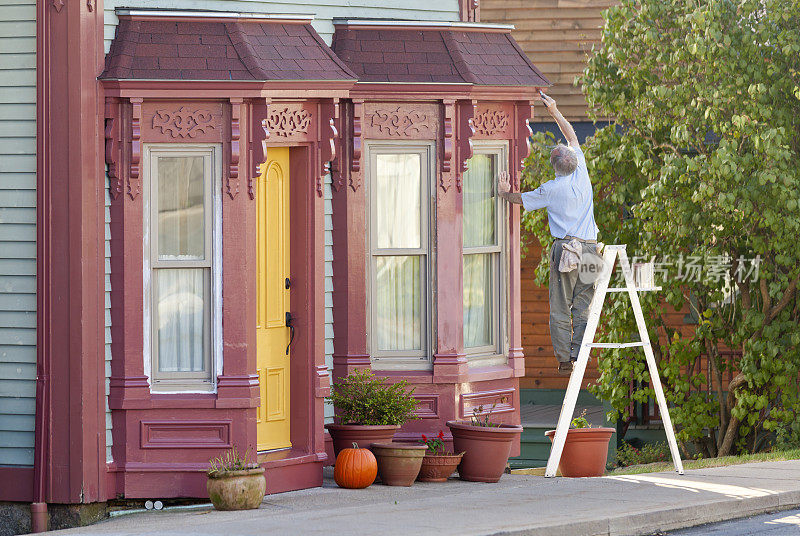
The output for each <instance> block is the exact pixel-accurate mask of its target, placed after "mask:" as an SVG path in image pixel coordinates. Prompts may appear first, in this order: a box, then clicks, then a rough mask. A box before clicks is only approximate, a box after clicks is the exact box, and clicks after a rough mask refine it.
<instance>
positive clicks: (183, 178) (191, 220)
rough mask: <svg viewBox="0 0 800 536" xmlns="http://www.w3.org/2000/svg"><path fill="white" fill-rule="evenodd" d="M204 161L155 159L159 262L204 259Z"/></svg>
mask: <svg viewBox="0 0 800 536" xmlns="http://www.w3.org/2000/svg"><path fill="white" fill-rule="evenodd" d="M203 175H204V173H203V157H202V156H193V157H186V156H180V157H164V156H162V157H159V159H158V258H159V259H204V258H205V225H206V224H205V207H204V206H203V205H204V201H205V183H204V180H203V179H204V177H203Z"/></svg>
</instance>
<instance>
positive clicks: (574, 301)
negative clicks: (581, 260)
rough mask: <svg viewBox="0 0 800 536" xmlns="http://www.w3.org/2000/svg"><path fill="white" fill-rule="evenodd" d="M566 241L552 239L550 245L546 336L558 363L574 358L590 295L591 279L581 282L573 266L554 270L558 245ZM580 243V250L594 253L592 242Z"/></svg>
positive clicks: (592, 286) (581, 334)
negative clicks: (548, 331)
mask: <svg viewBox="0 0 800 536" xmlns="http://www.w3.org/2000/svg"><path fill="white" fill-rule="evenodd" d="M567 242H568V240H563V239H556V240H555V241H554V242H553V247H552V248H551V249H550V340H551V341H552V344H553V351H554V352H555V354H556V359H558V361H559V362H561V363H566V362H568V361H570V360H573V361H574V360H576V359H578V352H579V350H580V348H581V342H582V341H583V332H584V331H586V321H587V319H588V318H589V305H590V304H591V303H592V298H593V297H594V283H584V282H582V281H581V280H580V279H579V278H578V270H577V269H575V270H572V271H571V272H566V273H565V272H560V271H559V270H558V265H559V263H560V261H561V251H562V245H563V244H565V243H567ZM581 245H582V246H583V252H584V253H589V252H591V253H594V252H595V251H596V249H597V245H596V244H588V243H582V244H581Z"/></svg>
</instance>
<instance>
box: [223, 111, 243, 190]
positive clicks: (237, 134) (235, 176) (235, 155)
mask: <svg viewBox="0 0 800 536" xmlns="http://www.w3.org/2000/svg"><path fill="white" fill-rule="evenodd" d="M242 102H243V99H231V155H230V163H229V166H228V167H229V169H228V180H227V184H226V190H227V193H228V195H229V196H230V198H231V199H234V198H235V197H236V195H237V194H238V193H239V158H240V156H241V154H240V153H241V147H240V145H239V141H240V139H241V135H242V132H241V114H242Z"/></svg>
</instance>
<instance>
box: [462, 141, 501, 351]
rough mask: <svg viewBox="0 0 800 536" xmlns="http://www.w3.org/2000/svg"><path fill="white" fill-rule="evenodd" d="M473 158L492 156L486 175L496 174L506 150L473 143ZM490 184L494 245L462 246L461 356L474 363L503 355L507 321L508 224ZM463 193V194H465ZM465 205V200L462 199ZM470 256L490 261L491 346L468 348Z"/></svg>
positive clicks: (495, 192)
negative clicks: (506, 252) (462, 313)
mask: <svg viewBox="0 0 800 536" xmlns="http://www.w3.org/2000/svg"><path fill="white" fill-rule="evenodd" d="M473 154H474V155H475V156H477V155H489V156H491V157H493V159H492V160H493V162H492V166H491V168H490V169H489V171H488V173H490V174H494V175H496V174H497V173H498V172H500V171H502V170H503V169H505V167H506V162H507V154H508V152H507V147H506V145H505V144H498V143H496V142H495V143H491V142H483V143H481V142H476V145H475V147H474V153H473ZM489 180H490V184H491V185H492V186H491V193H492V196H493V199H494V210H493V212H494V214H493V221H494V233H493V234H494V236H493V238H494V240H493V243H490V244H479V245H464V246H462V279H463V287H462V288H463V292H464V297H463V300H464V314H465V321H464V324H463V326H462V329H463V330H464V353H465V354H466V355H467V357H468V359H470V360H475V359H480V358H490V357H496V356H500V355H502V354H503V353H504V348H505V345H506V335H507V334H506V330H505V328H504V323H505V321H506V318H507V317H508V314H507V311H506V310H505V309H506V304H507V294H508V293H507V288H506V286H507V277H505V275H504V268H505V243H506V236H507V233H508V230H507V221H506V219H505V214H506V212H505V209H504V206H503V204H502V203H501V202H500V198H499V196H498V195H497V191H496V188H495V186H494V181H495V177H494V176H492V177H490V179H489ZM464 182H465V184H464V187H466V186H467V185H466V181H464ZM465 194H466V192H465ZM465 202H466V200H465ZM462 214H463V217H464V218H466V217H467V216H468V214H469V211H467V210H464V211H463V212H462ZM468 225H469V223H468V222H466V221H464V222H462V230H463V232H464V233H466V232H467V226H468ZM471 255H489V256H490V261H489V266H490V269H491V276H490V280H491V288H492V296H491V312H490V316H491V318H490V319H489V321H490V322H491V329H490V337H491V343H490V344H482V345H476V346H468V344H469V341H468V333H467V329H468V324H467V321H466V316H467V313H468V309H467V299H468V296H467V292H468V291H470V290H471V289H468V288H467V285H468V283H469V281H467V277H466V275H467V274H466V273H465V271H464V266H465V262H464V261H465V260H466V257H468V256H471Z"/></svg>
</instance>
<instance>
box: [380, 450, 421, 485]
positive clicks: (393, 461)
mask: <svg viewBox="0 0 800 536" xmlns="http://www.w3.org/2000/svg"><path fill="white" fill-rule="evenodd" d="M427 450H428V447H427V446H426V445H410V444H408V443H373V444H372V453H373V454H374V455H375V458H376V459H377V460H378V476H379V477H380V478H381V482H382V483H384V484H386V485H387V486H410V485H411V484H413V483H414V480H416V479H417V475H419V470H420V468H421V467H422V459H423V458H424V457H425V452H426V451H427Z"/></svg>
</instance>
